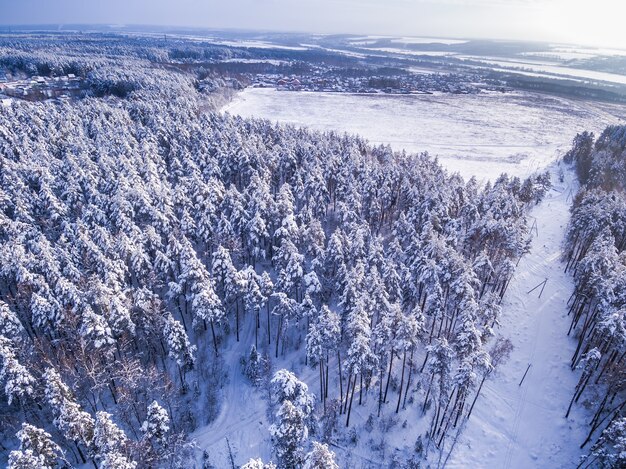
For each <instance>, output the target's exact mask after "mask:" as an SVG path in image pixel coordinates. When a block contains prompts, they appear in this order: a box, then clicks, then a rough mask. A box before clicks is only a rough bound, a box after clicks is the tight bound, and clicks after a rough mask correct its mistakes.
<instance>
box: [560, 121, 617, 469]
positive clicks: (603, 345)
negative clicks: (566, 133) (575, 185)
mask: <svg viewBox="0 0 626 469" xmlns="http://www.w3.org/2000/svg"><path fill="white" fill-rule="evenodd" d="M625 149H626V127H625V126H610V127H607V128H606V129H605V130H604V131H603V132H602V134H601V135H600V136H599V137H598V138H597V139H595V136H594V135H593V134H592V133H589V132H583V133H582V134H579V135H577V136H576V138H575V139H574V142H573V147H572V149H571V150H570V151H569V152H568V153H567V154H566V155H565V158H564V159H565V161H566V162H568V163H572V164H573V165H574V167H575V170H576V173H577V175H578V179H579V181H580V183H581V188H580V190H579V192H578V194H577V195H576V197H575V198H574V203H573V206H572V219H571V221H570V225H569V228H568V231H567V239H566V250H565V260H566V262H567V265H566V270H567V271H570V272H571V273H572V275H573V276H574V282H575V291H574V293H573V294H572V297H571V298H570V301H569V305H570V311H569V314H570V316H571V324H570V328H569V333H570V334H574V335H575V336H576V337H577V339H578V346H577V348H576V351H575V353H574V356H573V357H572V361H571V366H572V369H580V370H581V374H580V379H579V382H578V384H577V386H576V389H575V390H574V394H573V396H572V399H571V402H570V406H569V408H568V411H567V414H568V415H569V412H570V411H571V408H572V406H573V405H574V403H575V402H579V401H580V399H581V397H583V396H585V399H586V401H588V402H589V403H590V405H591V406H592V409H593V411H594V415H593V418H592V419H591V421H590V422H589V425H590V428H589V434H588V436H587V438H586V439H585V441H584V442H582V444H581V447H585V446H586V445H587V444H588V443H590V442H592V441H593V442H594V443H593V444H592V446H591V449H590V454H589V456H588V458H586V459H585V460H584V461H582V462H581V466H583V467H594V466H596V465H600V466H602V467H622V466H624V465H625V464H626V457H625V454H626V453H625V452H624V449H625V442H626V362H625V360H624V359H625V358H626V328H625V325H626V324H625V319H626V317H625V316H626V257H625V252H626V251H625V250H626V195H625V192H624V191H625V189H626V151H625Z"/></svg>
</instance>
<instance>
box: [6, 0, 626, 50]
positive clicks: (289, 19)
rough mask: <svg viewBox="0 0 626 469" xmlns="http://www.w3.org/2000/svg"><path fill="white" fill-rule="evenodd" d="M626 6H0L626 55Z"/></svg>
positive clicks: (125, 19)
mask: <svg viewBox="0 0 626 469" xmlns="http://www.w3.org/2000/svg"><path fill="white" fill-rule="evenodd" d="M625 17H626V2H624V0H223V1H216V0H0V24H42V23H46V24H47V23H54V24H67V23H101V24H153V25H172V26H202V27H208V28H240V29H264V30H277V31H306V32H319V33H342V32H345V33H357V34H385V35H387V34H388V35H397V34H401V35H414V36H420V35H423V36H440V37H463V38H466V37H470V38H471V37H482V38H503V39H528V40H548V41H560V42H575V43H581V44H591V45H606V46H612V47H621V48H624V49H626V27H624V26H623V23H624V22H625V20H624V18H625Z"/></svg>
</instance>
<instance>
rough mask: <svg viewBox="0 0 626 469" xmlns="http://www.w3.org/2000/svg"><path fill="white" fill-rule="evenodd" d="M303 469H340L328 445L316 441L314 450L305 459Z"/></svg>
mask: <svg viewBox="0 0 626 469" xmlns="http://www.w3.org/2000/svg"><path fill="white" fill-rule="evenodd" d="M302 469H339V465H338V464H337V463H336V462H335V453H333V452H332V451H331V450H330V449H328V445H325V444H324V443H318V442H317V441H314V442H313V449H312V450H311V451H310V452H309V453H307V455H306V456H305V458H304V464H303V466H302Z"/></svg>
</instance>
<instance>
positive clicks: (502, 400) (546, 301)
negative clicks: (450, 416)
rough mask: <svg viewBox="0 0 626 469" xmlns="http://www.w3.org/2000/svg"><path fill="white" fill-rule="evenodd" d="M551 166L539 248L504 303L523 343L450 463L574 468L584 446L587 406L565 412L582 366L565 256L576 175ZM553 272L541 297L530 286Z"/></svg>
mask: <svg viewBox="0 0 626 469" xmlns="http://www.w3.org/2000/svg"><path fill="white" fill-rule="evenodd" d="M551 171H552V181H553V184H554V188H553V189H552V190H551V191H550V193H549V194H548V195H547V197H546V199H545V200H544V201H543V202H542V203H541V204H540V205H538V206H537V207H535V208H534V209H533V210H532V211H531V216H532V217H535V218H536V220H537V233H534V235H533V240H532V246H531V251H530V253H529V254H527V255H526V256H524V257H523V258H522V260H521V261H520V263H519V266H518V268H517V271H516V274H515V276H514V278H513V280H512V282H511V285H510V287H509V290H508V291H507V293H506V296H505V298H504V302H503V305H502V306H503V317H502V321H501V327H500V328H499V330H498V333H499V334H501V335H502V336H504V337H509V338H510V339H511V341H512V343H513V345H514V347H515V349H514V350H513V352H512V354H511V358H510V360H509V361H508V362H507V363H505V364H504V365H503V366H502V368H501V369H500V371H499V373H498V375H497V376H494V377H492V379H490V380H489V381H488V382H487V383H486V384H485V389H484V390H483V393H482V395H481V396H480V397H479V399H478V401H477V403H476V407H475V409H474V413H473V415H472V417H471V419H470V420H469V422H468V424H467V427H466V430H465V432H464V434H463V435H462V436H461V438H460V441H459V442H458V443H457V445H456V447H455V450H454V452H453V454H452V456H451V457H450V459H449V460H448V464H447V466H446V467H448V468H461V467H463V468H465V467H472V468H482V467H490V468H502V469H504V468H519V469H529V468H551V469H557V468H572V467H576V461H577V459H578V457H579V456H580V454H581V452H580V451H579V450H578V446H579V445H580V443H581V442H582V441H583V440H584V438H585V435H586V433H585V427H584V424H585V418H584V417H585V414H584V410H582V409H581V407H580V406H575V407H574V409H573V411H572V413H571V414H570V417H569V418H568V419H565V411H566V409H567V405H568V402H569V399H570V398H571V395H572V392H573V390H574V387H575V385H576V381H577V374H575V373H572V371H571V370H570V367H569V362H570V358H571V356H572V354H573V352H574V348H575V343H574V341H573V339H571V338H570V337H567V335H566V333H567V328H568V318H567V306H566V303H567V300H568V298H569V296H570V294H571V293H572V290H573V284H572V279H571V277H570V276H569V274H565V273H564V272H563V267H564V266H563V264H562V263H561V260H560V255H561V242H562V240H563V236H564V232H565V229H566V227H567V222H568V220H569V205H570V202H571V192H570V190H571V189H572V184H573V177H572V175H571V174H570V173H569V172H568V171H566V172H565V180H564V182H560V181H559V177H558V174H557V173H558V167H556V166H555V165H554V166H553V167H552V168H551ZM531 223H532V220H531ZM546 278H547V279H548V280H547V282H546V285H545V289H544V291H543V294H542V295H541V298H539V292H540V290H541V287H539V288H538V289H536V290H535V291H533V292H532V293H527V292H528V291H529V290H531V289H532V288H533V287H535V286H536V285H538V284H539V283H540V282H542V281H544V280H545V279H546ZM528 364H530V365H531V366H530V368H529V370H528V374H527V375H526V377H525V379H524V381H523V383H522V385H521V386H520V385H519V383H520V381H521V379H522V377H523V375H524V372H525V371H526V369H527V367H528Z"/></svg>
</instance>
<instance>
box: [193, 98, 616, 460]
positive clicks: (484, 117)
mask: <svg viewBox="0 0 626 469" xmlns="http://www.w3.org/2000/svg"><path fill="white" fill-rule="evenodd" d="M605 109H606V110H605ZM226 110H227V111H229V112H231V113H233V114H241V115H244V116H256V117H265V118H270V119H272V120H278V121H280V122H289V123H295V124H298V125H307V126H309V127H311V128H313V129H316V130H332V129H338V130H342V131H349V132H357V133H360V134H361V135H363V136H365V137H367V138H369V139H370V141H371V142H374V143H378V142H385V143H390V144H392V146H393V147H394V148H395V149H398V150H399V149H402V148H404V149H406V150H407V151H412V152H414V151H420V150H424V149H427V150H429V151H431V152H433V153H436V154H438V155H439V157H440V161H441V163H442V164H443V165H444V166H445V167H447V168H448V169H450V170H453V171H459V172H460V173H461V174H462V175H463V176H464V177H470V176H472V175H475V176H477V177H478V178H479V179H483V180H484V179H486V178H493V177H497V176H498V175H499V174H500V173H501V172H503V171H506V172H509V173H510V174H514V175H519V176H525V175H527V174H529V173H530V172H531V171H534V170H540V169H546V168H547V169H549V170H550V171H551V173H552V181H553V184H554V188H553V189H552V190H551V191H550V192H549V194H548V195H547V196H546V198H545V200H544V201H543V202H542V203H541V204H540V205H538V206H537V207H535V208H534V209H533V210H532V212H531V214H530V215H531V217H532V218H531V223H532V222H533V220H534V219H536V226H537V232H536V233H535V234H534V235H533V239H532V244H531V250H530V252H529V253H528V254H526V255H525V256H524V257H523V258H522V259H521V261H520V263H519V266H518V268H517V270H516V273H515V276H514V277H513V280H512V282H511V284H510V286H509V289H508V291H507V293H506V295H505V298H504V302H503V316H502V318H501V325H500V327H499V328H498V329H497V331H496V332H497V335H498V336H503V337H509V338H510V339H511V341H512V343H513V345H514V350H513V352H512V355H511V358H510V360H509V361H508V362H506V363H505V364H504V365H502V367H501V368H500V369H499V371H498V372H497V374H494V376H492V377H490V378H489V379H488V380H487V382H486V383H485V385H484V388H483V392H482V394H481V395H480V397H479V399H478V400H477V402H476V406H475V408H474V411H473V414H472V416H471V418H470V420H469V421H468V423H467V425H466V427H465V431H464V432H463V433H462V435H461V436H460V438H459V440H458V441H457V442H456V444H455V445H454V447H452V453H451V454H450V457H449V458H448V459H447V460H446V455H447V454H448V452H449V451H450V449H451V446H450V444H451V443H450V442H449V443H448V444H447V445H446V448H445V450H444V453H443V455H442V458H441V459H439V458H438V456H437V454H436V453H434V452H431V453H430V457H429V461H430V462H431V466H430V467H432V468H434V467H444V466H445V467H448V468H488V467H489V468H503V469H504V468H515V469H518V468H519V469H527V468H551V469H552V468H554V469H559V468H570V467H576V462H577V459H578V458H579V457H580V455H581V454H582V453H583V452H582V451H581V450H579V448H578V447H579V445H580V443H581V442H582V441H583V440H584V438H585V436H586V430H587V426H586V422H587V421H588V419H589V416H588V414H587V412H586V410H585V409H584V407H583V406H582V405H580V404H577V405H575V406H574V407H573V410H572V413H571V414H570V417H569V418H568V419H566V418H565V417H564V415H565V411H566V409H567V405H568V403H569V399H570V398H571V393H572V392H573V390H574V388H575V385H576V382H577V379H578V373H573V372H572V371H571V370H570V367H569V361H570V358H571V355H572V353H573V351H574V348H575V341H574V339H573V338H571V337H568V336H567V335H566V333H567V328H568V325H569V318H568V317H567V305H566V303H567V300H568V298H569V296H570V294H571V292H572V290H573V283H572V280H571V277H570V276H569V274H565V273H564V272H563V264H562V263H561V261H560V255H561V242H562V240H563V236H564V231H565V229H566V226H567V222H568V218H569V206H570V203H571V197H572V196H573V194H574V192H575V190H576V187H575V182H574V177H573V175H572V173H571V172H570V171H569V170H564V180H563V181H560V180H559V173H560V172H561V167H560V166H558V165H557V163H556V162H555V161H556V160H557V159H558V157H559V155H560V154H561V153H562V152H563V151H564V150H565V149H567V148H568V147H569V145H570V142H571V139H572V137H573V135H575V133H576V132H577V131H579V130H582V129H591V130H594V131H598V130H601V129H602V128H603V127H604V126H605V125H607V124H610V123H615V122H617V121H618V119H617V118H616V117H614V116H613V115H612V114H611V113H610V112H609V111H612V112H613V113H614V114H615V113H617V110H615V109H611V108H610V107H603V106H596V105H591V104H588V103H583V102H574V101H569V100H565V99H560V98H550V97H546V96H540V95H533V94H520V93H515V94H506V95H501V94H494V95H489V94H481V95H477V96H454V95H431V96H408V97H396V96H356V95H348V94H339V93H334V94H330V93H328V94H327V93H299V92H282V93H280V92H276V91H273V90H257V89H254V90H252V89H248V90H245V91H244V92H242V93H240V94H239V95H238V97H237V98H236V99H235V101H234V102H233V103H231V105H230V106H227V108H226ZM448 142H451V143H448ZM545 279H548V280H547V283H546V286H545V289H544V291H543V293H542V295H541V298H539V290H540V288H539V289H537V290H535V291H533V292H531V293H527V292H528V291H529V290H531V289H532V288H533V287H534V286H536V285H538V284H539V283H540V282H542V281H544V280H545ZM252 324H253V322H252V321H248V325H252ZM265 333H266V332H265V330H264V328H263V327H262V328H261V330H260V331H259V337H260V339H259V340H260V342H262V341H263V340H264V337H265ZM272 340H274V338H273V339H272ZM252 343H254V329H253V328H250V329H249V330H245V331H242V332H241V342H239V343H236V342H235V339H234V337H233V336H232V334H231V337H230V338H229V339H228V342H227V343H226V344H224V348H223V350H225V351H227V352H225V353H224V355H225V356H224V359H225V361H226V363H229V364H230V365H229V378H230V380H229V383H228V384H227V385H226V387H225V389H224V390H223V393H224V394H223V396H224V398H223V400H222V404H221V405H222V407H221V410H220V413H219V415H218V417H217V419H216V420H215V421H214V422H213V423H211V424H210V425H209V426H207V427H204V428H201V429H199V430H198V431H197V432H196V433H195V434H193V435H192V436H193V437H194V438H196V440H197V442H198V445H199V447H200V448H202V449H207V450H208V451H209V453H210V455H211V462H212V463H213V464H216V467H228V466H229V461H228V451H227V446H226V438H228V439H229V441H230V445H231V448H232V449H233V452H234V458H235V462H236V464H242V463H244V462H246V461H247V460H248V459H249V458H250V457H262V458H263V459H264V460H265V461H268V460H270V459H271V458H272V454H271V443H270V441H269V435H268V427H269V421H268V419H267V415H266V412H267V396H265V395H263V392H264V391H262V390H258V389H255V388H253V387H252V386H250V384H248V383H247V382H246V380H245V378H244V377H243V376H242V374H241V370H240V366H239V357H241V356H242V355H244V354H247V353H248V351H249V347H250V344H252ZM271 350H273V344H272V349H271ZM302 355H303V354H302V353H301V352H299V353H297V354H293V353H288V354H287V355H286V356H285V357H284V358H280V359H279V360H275V361H274V360H273V363H272V365H273V369H274V370H277V369H280V368H283V367H285V368H288V369H290V370H291V371H293V372H294V373H295V374H296V376H298V378H299V379H301V380H303V381H305V382H306V383H307V384H308V385H309V389H310V390H311V391H312V392H314V393H316V390H317V387H318V386H319V383H318V374H317V370H315V369H311V368H309V367H305V366H304V364H303V363H302V362H303V357H302ZM416 360H417V361H418V362H421V360H422V357H416ZM528 364H530V365H531V366H530V368H529V370H528V373H527V375H526V377H525V379H524V381H523V383H522V384H521V386H520V385H519V383H520V380H521V379H522V377H523V375H524V372H525V371H526V368H527V366H528ZM330 366H331V368H333V367H335V366H336V363H333V361H332V360H331V363H330ZM416 379H420V378H419V377H416ZM331 380H332V381H331V383H330V385H331V396H329V397H331V398H332V397H334V396H333V395H332V394H335V393H336V390H335V391H334V392H333V391H332V390H333V389H334V388H336V386H337V383H336V382H335V381H336V380H335V379H333V378H332V374H331ZM374 394H375V393H372V394H370V395H368V396H367V402H364V405H363V406H358V405H355V407H354V409H353V416H352V420H351V427H352V426H354V427H355V428H357V429H358V432H359V442H358V443H357V444H356V445H355V446H353V447H345V446H344V444H343V443H342V441H341V440H339V441H338V444H337V445H333V447H332V448H331V449H332V450H333V451H335V452H336V454H337V457H338V460H339V462H340V467H354V468H361V467H363V468H374V467H385V466H386V463H387V462H390V458H389V456H390V455H391V454H392V452H393V451H394V448H401V449H402V450H403V451H411V448H412V446H413V444H414V442H415V439H416V438H417V436H418V435H421V434H423V433H424V432H425V430H426V429H427V426H428V423H429V422H430V417H429V416H428V415H427V416H422V414H421V409H420V408H419V407H420V402H421V398H418V399H417V400H416V403H417V405H416V404H408V405H407V408H406V410H403V411H402V412H401V413H400V414H399V415H398V420H397V424H395V425H393V426H391V428H389V429H382V428H380V427H378V426H375V428H374V429H373V431H372V430H367V431H366V430H365V425H366V424H365V422H366V420H367V418H368V416H369V415H370V414H371V413H375V410H376V396H375V395H374ZM394 394H395V393H393V392H392V393H391V397H390V399H389V401H390V403H389V404H386V405H385V406H384V408H383V416H384V417H385V418H392V417H393V416H394V415H395V414H394V407H395V406H394V404H393V403H394V401H395V399H396V395H394ZM422 397H423V396H422ZM411 400H412V399H409V402H410V401H411ZM343 418H345V416H342V418H341V419H340V421H341V420H343ZM402 422H408V426H407V427H406V428H403V425H402ZM340 426H341V423H340ZM381 443H384V445H385V447H386V448H387V450H386V452H385V455H384V456H383V457H382V459H381V455H380V453H378V452H376V451H374V450H373V449H372V445H374V444H376V445H380V444H381Z"/></svg>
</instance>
